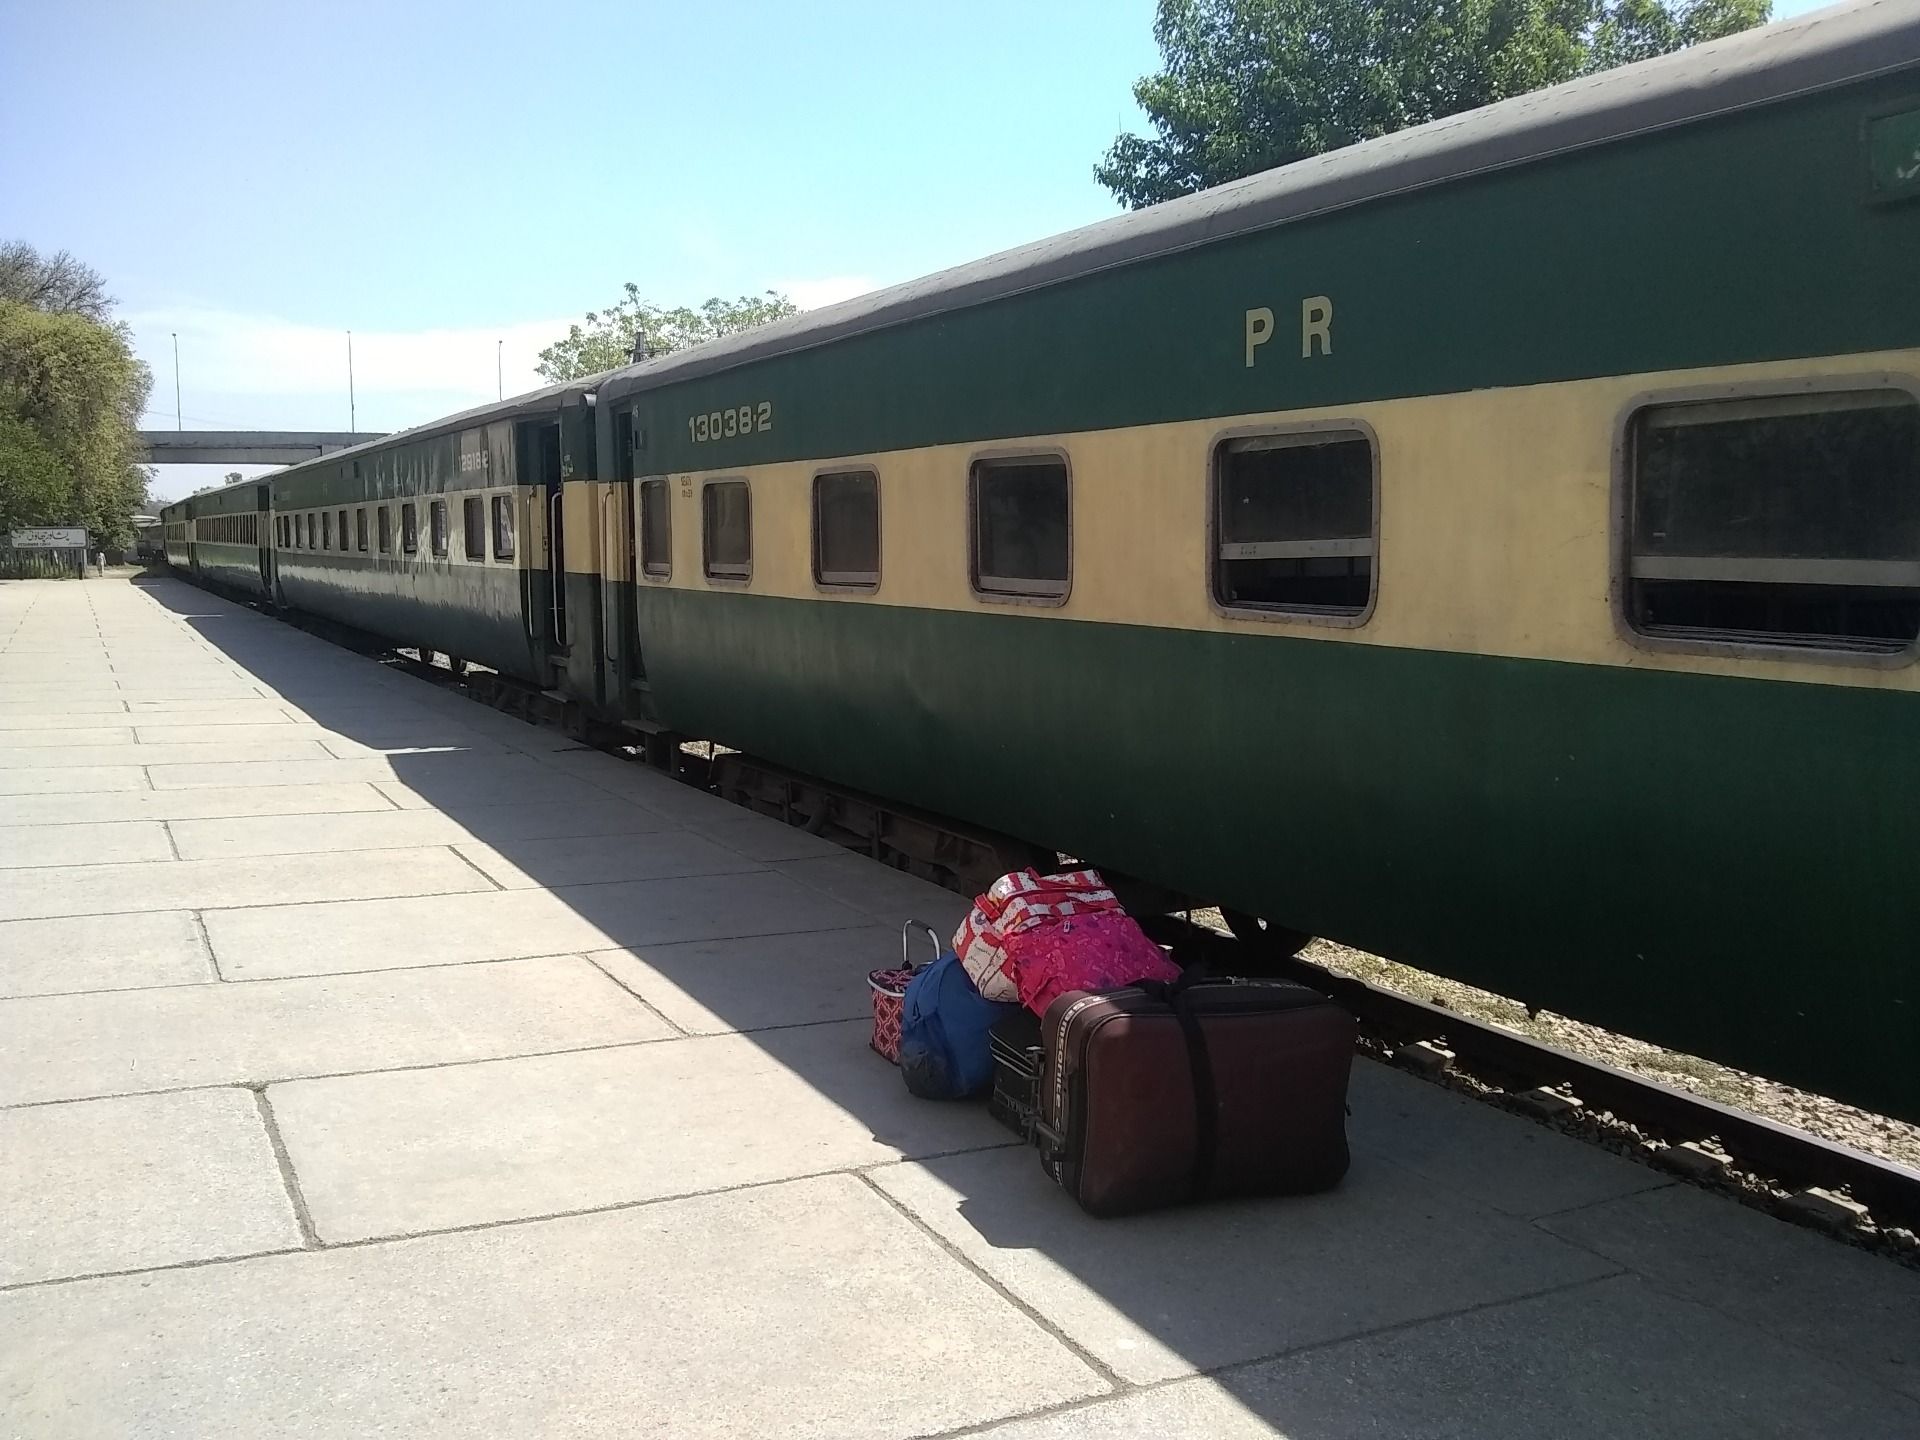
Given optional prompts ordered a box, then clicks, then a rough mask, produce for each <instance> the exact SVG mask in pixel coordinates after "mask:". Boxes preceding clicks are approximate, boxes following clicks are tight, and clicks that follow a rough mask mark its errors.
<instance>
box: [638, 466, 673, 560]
mask: <svg viewBox="0 0 1920 1440" xmlns="http://www.w3.org/2000/svg"><path fill="white" fill-rule="evenodd" d="M669 498H670V497H669V496H668V494H667V482H666V481H664V480H642V481H641V482H640V569H641V570H642V572H643V573H645V574H648V575H653V576H666V575H671V574H672V573H673V512H672V510H671V509H669Z"/></svg>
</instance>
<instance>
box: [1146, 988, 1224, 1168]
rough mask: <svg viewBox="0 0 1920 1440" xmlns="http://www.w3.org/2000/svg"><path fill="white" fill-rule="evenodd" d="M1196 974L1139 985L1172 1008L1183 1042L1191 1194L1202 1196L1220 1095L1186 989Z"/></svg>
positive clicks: (1216, 1141)
mask: <svg viewBox="0 0 1920 1440" xmlns="http://www.w3.org/2000/svg"><path fill="white" fill-rule="evenodd" d="M1196 978H1197V977H1195V976H1192V975H1183V976H1181V978H1180V979H1178V980H1147V981H1142V982H1140V989H1141V990H1142V991H1143V992H1144V993H1145V994H1146V996H1147V997H1148V998H1149V999H1151V1000H1158V1001H1160V1002H1161V1003H1162V1004H1164V1005H1166V1006H1167V1007H1168V1008H1170V1009H1171V1010H1172V1011H1173V1018H1174V1019H1175V1020H1177V1021H1178V1022H1179V1024H1180V1033H1181V1035H1183V1036H1184V1037H1185V1038H1186V1042H1187V1066H1188V1068H1189V1069H1190V1070H1191V1071H1192V1073H1193V1178H1192V1181H1191V1183H1190V1186H1189V1188H1190V1191H1191V1194H1192V1198H1193V1199H1194V1200H1196V1201H1199V1200H1205V1199H1206V1198H1207V1194H1208V1192H1209V1191H1211V1190H1212V1189H1213V1163H1214V1160H1215V1158H1216V1156H1217V1155H1218V1153H1219V1148H1220V1097H1219V1094H1218V1092H1217V1091H1216V1090H1215V1088H1214V1084H1213V1058H1212V1057H1211V1056H1210V1055H1209V1054H1208V1053H1207V1036H1206V1032H1205V1031H1203V1030H1202V1029H1201V1028H1200V1017H1199V1016H1198V1015H1196V1014H1194V1013H1193V996H1192V995H1191V994H1190V993H1189V992H1190V990H1191V988H1192V985H1193V982H1194V980H1195V979H1196Z"/></svg>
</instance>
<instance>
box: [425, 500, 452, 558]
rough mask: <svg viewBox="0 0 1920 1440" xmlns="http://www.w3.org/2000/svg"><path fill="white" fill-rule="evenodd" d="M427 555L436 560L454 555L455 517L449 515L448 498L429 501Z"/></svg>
mask: <svg viewBox="0 0 1920 1440" xmlns="http://www.w3.org/2000/svg"><path fill="white" fill-rule="evenodd" d="M427 553H428V554H429V555H431V556H432V557H433V558H434V559H435V560H446V559H450V558H451V557H452V554H453V517H452V516H451V515H449V514H448V513H447V497H446V496H444V495H439V496H435V497H433V498H431V499H429V500H428V501H427Z"/></svg>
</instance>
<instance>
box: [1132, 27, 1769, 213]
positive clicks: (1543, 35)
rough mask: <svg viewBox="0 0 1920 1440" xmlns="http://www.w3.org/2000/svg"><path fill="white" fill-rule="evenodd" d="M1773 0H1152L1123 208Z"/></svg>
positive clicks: (1691, 40)
mask: <svg viewBox="0 0 1920 1440" xmlns="http://www.w3.org/2000/svg"><path fill="white" fill-rule="evenodd" d="M1771 9H1772V5H1771V0H1159V8H1158V11H1157V13H1156V15H1155V18H1154V25H1153V34H1154V39H1155V40H1156V41H1157V42H1158V44H1159V46H1160V54H1161V58H1162V62H1163V65H1162V69H1161V71H1160V73H1158V74H1156V75H1148V76H1145V77H1143V78H1142V79H1140V80H1139V81H1137V82H1136V83H1135V85H1134V87H1133V95H1134V99H1135V100H1137V101H1138V102H1139V104H1140V108H1141V109H1142V110H1144V111H1146V113H1147V118H1148V119H1149V120H1150V121H1151V122H1152V125H1153V129H1154V134H1153V135H1151V136H1141V135H1130V134H1123V135H1121V136H1119V137H1118V138H1116V139H1115V140H1114V142H1113V145H1112V147H1111V148H1110V149H1109V150H1108V151H1107V154H1106V157H1105V159H1104V160H1103V161H1102V162H1101V163H1100V164H1099V165H1097V166H1095V167H1094V175H1095V176H1096V178H1098V179H1099V181H1100V183H1101V184H1103V185H1105V186H1106V187H1107V188H1108V189H1109V190H1111V191H1112V192H1113V194H1114V196H1115V198H1117V199H1118V200H1120V201H1121V203H1123V204H1125V205H1128V206H1130V207H1132V208H1134V209H1138V208H1140V207H1142V206H1146V205H1155V204H1158V203H1159V202H1161V201H1163V200H1171V199H1173V198H1174V197H1175V196H1179V195H1186V194H1190V193H1192V192H1193V191H1195V190H1204V189H1206V188H1207V187H1209V186H1212V185H1219V184H1222V183H1224V182H1226V181H1228V180H1237V179H1239V178H1240V177H1241V176H1244V175H1252V174H1254V173H1256V172H1258V171H1261V170H1268V169H1272V168H1273V167H1274V166H1277V165H1286V164H1290V163H1292V162H1293V161H1295V160H1301V159H1305V158H1306V157H1307V156H1309V155H1318V154H1320V153H1321V152H1323V151H1326V150H1336V149H1339V148H1340V147H1341V146H1343V145H1352V144H1354V143H1355V142H1357V141H1360V140H1369V139H1372V138H1373V137H1375V136H1377V135H1387V134H1391V133H1392V132H1393V131H1395V130H1401V129H1405V128H1406V127H1407V126H1409V125H1419V124H1422V123H1424V122H1425V121H1428V120H1438V119H1440V118H1442V117H1444V116H1447V115H1457V114H1459V113H1460V112H1461V111H1463V110H1472V109H1476V108H1478V107H1479V106H1482V105H1490V104H1492V103H1493V102H1494V101H1496V100H1504V99H1506V98H1508V97H1509V96H1513V95H1523V94H1525V93H1526V92H1528V91H1530V90H1537V89H1540V88H1541V87H1542V86H1546V85H1553V84H1557V83H1559V82H1560V81H1563V80H1571V79H1574V78H1576V77H1577V76H1580V75H1587V74H1592V73H1593V72H1595V71H1599V70H1605V69H1609V68H1611V67H1612V66H1615V65H1622V64H1625V63H1627V62H1629V61H1632V60H1644V59H1646V58H1648V57H1649V56H1653V55H1663V54H1665V53H1667V52H1668V51H1670V50H1677V49H1680V48H1682V47H1684V46H1687V45H1692V44H1695V43H1697V42H1699V41H1702V40H1712V39H1717V38H1718V37H1720V36H1722V35H1730V34H1733V33H1734V32H1736V31H1739V30H1745V29H1747V28H1749V27H1751V26H1754V25H1758V24H1761V23H1763V22H1764V21H1765V20H1766V19H1767V17H1768V15H1769V14H1770V13H1771Z"/></svg>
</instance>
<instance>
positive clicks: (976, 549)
mask: <svg viewBox="0 0 1920 1440" xmlns="http://www.w3.org/2000/svg"><path fill="white" fill-rule="evenodd" d="M1035 460H1039V461H1047V460H1053V461H1058V462H1059V464H1060V467H1061V468H1062V469H1063V470H1065V471H1066V472H1067V578H1066V580H1065V581H1064V582H1063V583H1062V584H1061V587H1060V592H1059V593H1058V594H1055V593H1054V592H1053V591H1051V590H1044V591H1043V590H1001V589H989V588H986V587H984V586H982V585H981V583H980V579H981V576H980V471H981V468H982V467H983V466H991V465H1007V464H1013V463H1018V462H1021V461H1035ZM1073 500H1074V484H1073V457H1072V456H1070V455H1069V454H1068V453H1067V451H1066V447H1064V446H1060V445H1039V446H1033V445H1016V446H998V447H995V448H993V449H988V450H975V451H974V452H973V453H972V454H970V455H968V456H967V509H966V515H965V517H964V518H965V524H966V528H967V588H968V589H969V590H971V591H972V592H973V598H974V599H976V600H984V601H986V602H988V603H989V604H993V605H1041V606H1048V607H1052V608H1058V607H1059V606H1062V605H1065V604H1066V603H1067V601H1068V600H1069V599H1071V598H1072V596H1073V576H1074V570H1075V568H1076V567H1075V565H1074V563H1073V562H1074V552H1075V550H1076V548H1077V547H1076V545H1075V543H1074V542H1075V539H1076V536H1075V534H1074V523H1073V509H1074V506H1073ZM1035 583H1038V582H1035Z"/></svg>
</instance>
